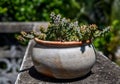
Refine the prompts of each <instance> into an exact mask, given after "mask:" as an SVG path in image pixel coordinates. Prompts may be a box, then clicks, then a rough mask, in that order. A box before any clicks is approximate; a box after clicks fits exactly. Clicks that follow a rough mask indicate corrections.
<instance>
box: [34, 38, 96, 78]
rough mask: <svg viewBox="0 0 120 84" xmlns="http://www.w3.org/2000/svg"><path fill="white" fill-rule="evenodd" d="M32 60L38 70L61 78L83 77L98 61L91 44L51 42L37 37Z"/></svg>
mask: <svg viewBox="0 0 120 84" xmlns="http://www.w3.org/2000/svg"><path fill="white" fill-rule="evenodd" d="M35 41H36V45H35V46H34V47H33V50H32V60H33V64H34V66H35V68H36V70H37V71H38V72H40V73H42V74H44V75H47V76H50V77H55V78H59V79H71V78H77V77H82V76H84V75H86V74H87V73H89V72H90V70H91V68H92V66H93V65H94V63H95V61H96V56H95V51H94V48H93V46H92V45H91V44H84V45H80V44H81V43H79V42H77V43H76V42H49V41H42V40H39V39H37V38H36V39H35Z"/></svg>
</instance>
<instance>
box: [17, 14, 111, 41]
mask: <svg viewBox="0 0 120 84" xmlns="http://www.w3.org/2000/svg"><path fill="white" fill-rule="evenodd" d="M50 18H51V21H50V23H49V26H48V28H47V29H45V28H44V27H43V26H42V27H40V33H38V31H37V32H35V31H32V32H31V33H29V34H28V33H26V32H21V34H22V36H18V40H21V41H25V40H26V39H33V38H36V37H37V38H39V39H42V40H48V41H87V40H94V39H95V38H97V37H100V36H102V35H105V34H106V33H107V32H108V31H109V27H107V28H105V29H103V30H100V29H99V28H98V27H97V26H96V25H95V24H92V25H81V26H79V23H78V21H71V20H70V19H66V18H65V17H64V18H62V17H61V15H60V14H58V15H56V14H55V13H53V12H52V13H51V14H50Z"/></svg>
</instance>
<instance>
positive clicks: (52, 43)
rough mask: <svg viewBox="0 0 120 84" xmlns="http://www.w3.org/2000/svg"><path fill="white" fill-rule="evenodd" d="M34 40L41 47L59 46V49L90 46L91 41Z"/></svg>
mask: <svg viewBox="0 0 120 84" xmlns="http://www.w3.org/2000/svg"><path fill="white" fill-rule="evenodd" d="M34 40H35V41H36V42H37V43H38V44H41V45H45V46H59V47H70V46H82V45H83V44H90V43H91V40H86V41H84V42H82V41H69V42H67V41H65V42H62V41H45V40H40V39H38V38H34Z"/></svg>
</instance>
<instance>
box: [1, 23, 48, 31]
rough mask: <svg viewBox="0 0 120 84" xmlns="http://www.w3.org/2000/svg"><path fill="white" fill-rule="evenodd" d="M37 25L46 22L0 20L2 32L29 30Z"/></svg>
mask: <svg viewBox="0 0 120 84" xmlns="http://www.w3.org/2000/svg"><path fill="white" fill-rule="evenodd" d="M35 25H46V22H0V33H15V32H20V31H27V32H29V31H31V30H33V28H34V26H35Z"/></svg>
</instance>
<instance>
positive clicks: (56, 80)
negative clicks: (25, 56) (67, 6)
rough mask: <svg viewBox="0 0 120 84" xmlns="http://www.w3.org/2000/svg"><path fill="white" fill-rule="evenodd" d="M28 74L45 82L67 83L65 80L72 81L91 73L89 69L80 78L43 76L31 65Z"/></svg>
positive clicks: (81, 78)
mask: <svg viewBox="0 0 120 84" xmlns="http://www.w3.org/2000/svg"><path fill="white" fill-rule="evenodd" d="M29 74H30V76H31V77H33V78H35V79H37V80H41V81H45V82H54V83H67V82H74V81H80V80H83V79H85V78H87V77H89V76H90V75H91V74H93V73H92V72H91V71H90V72H89V73H88V74H87V75H85V76H84V77H80V78H74V79H56V78H51V77H48V76H45V75H43V74H41V73H38V72H37V71H36V69H35V68H34V66H32V67H31V68H30V69H29Z"/></svg>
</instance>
